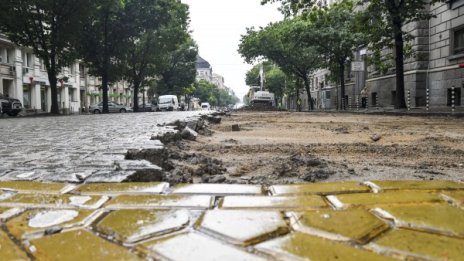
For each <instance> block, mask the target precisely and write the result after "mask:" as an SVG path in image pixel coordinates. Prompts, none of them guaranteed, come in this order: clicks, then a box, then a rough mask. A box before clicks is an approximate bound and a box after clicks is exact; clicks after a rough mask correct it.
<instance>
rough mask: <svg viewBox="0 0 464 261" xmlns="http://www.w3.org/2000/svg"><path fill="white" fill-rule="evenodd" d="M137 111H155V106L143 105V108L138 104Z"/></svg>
mask: <svg viewBox="0 0 464 261" xmlns="http://www.w3.org/2000/svg"><path fill="white" fill-rule="evenodd" d="M139 111H148V112H151V111H157V108H156V105H153V104H151V103H145V107H144V106H143V103H142V104H139Z"/></svg>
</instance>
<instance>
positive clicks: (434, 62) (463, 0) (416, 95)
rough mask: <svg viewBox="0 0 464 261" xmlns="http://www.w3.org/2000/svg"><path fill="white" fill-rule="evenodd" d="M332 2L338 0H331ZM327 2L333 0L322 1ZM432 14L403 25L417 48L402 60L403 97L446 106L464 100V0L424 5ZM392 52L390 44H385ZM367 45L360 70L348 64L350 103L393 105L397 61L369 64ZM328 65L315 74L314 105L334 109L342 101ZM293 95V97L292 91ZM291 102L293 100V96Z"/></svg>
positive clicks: (359, 59)
mask: <svg viewBox="0 0 464 261" xmlns="http://www.w3.org/2000/svg"><path fill="white" fill-rule="evenodd" d="M330 2H334V1H330ZM321 3H322V4H325V3H327V4H329V1H321ZM425 8H427V9H428V10H430V11H431V13H432V14H434V16H435V17H434V18H432V19H430V20H428V21H417V22H413V23H410V24H407V25H405V26H404V28H403V29H404V30H406V31H407V32H409V33H410V34H411V35H413V36H414V40H413V41H412V42H411V45H412V49H413V50H414V53H413V55H412V56H410V57H407V58H406V59H405V61H404V80H405V97H406V99H408V96H409V100H410V106H411V107H412V108H415V107H418V108H425V107H426V106H427V104H428V105H429V107H430V108H445V107H447V106H451V104H452V97H453V96H454V104H455V105H456V106H458V107H459V106H461V107H462V106H463V100H464V0H449V1H442V2H438V3H435V4H433V5H431V6H427V7H425ZM384 53H385V54H389V53H390V54H391V53H392V51H391V50H385V52H384ZM368 55H369V50H368V49H366V48H359V49H358V50H357V51H356V52H355V53H354V56H353V58H354V59H353V61H356V62H363V64H364V66H363V68H362V70H359V68H358V69H357V70H355V71H353V70H352V68H351V66H347V68H346V74H345V75H346V83H345V85H346V87H345V88H346V90H345V93H346V96H345V99H346V100H347V102H348V104H347V105H348V108H351V109H356V108H360V109H361V108H365V107H381V108H393V107H394V105H395V98H396V74H395V67H394V66H393V65H394V61H391V64H392V66H391V67H390V68H389V69H388V71H387V72H386V73H382V72H380V71H379V69H378V68H376V67H375V66H374V65H372V64H369V62H368V59H367V57H368ZM329 73H330V72H329V71H328V70H318V71H316V72H314V73H313V74H312V75H311V78H312V80H311V96H312V98H313V101H314V104H315V108H316V109H335V108H337V106H338V105H339V104H338V103H339V100H340V99H339V95H340V94H339V92H340V86H339V85H338V86H337V85H336V84H335V83H333V82H330V81H328V80H327V79H328V76H329ZM300 97H301V101H302V105H303V109H305V110H307V109H308V108H309V106H308V101H307V98H306V93H305V92H302V93H301V95H300ZM293 98H294V97H293ZM289 104H291V102H289Z"/></svg>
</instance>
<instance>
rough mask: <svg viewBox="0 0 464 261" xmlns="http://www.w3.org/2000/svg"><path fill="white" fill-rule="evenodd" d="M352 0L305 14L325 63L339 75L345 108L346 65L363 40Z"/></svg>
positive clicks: (342, 103)
mask: <svg viewBox="0 0 464 261" xmlns="http://www.w3.org/2000/svg"><path fill="white" fill-rule="evenodd" d="M353 11H354V8H353V3H352V1H351V0H343V1H341V2H338V3H336V4H333V5H332V6H330V7H328V8H315V9H313V10H312V11H311V12H310V13H309V14H308V15H307V17H308V19H309V20H310V21H311V23H312V26H311V29H310V30H312V31H313V32H312V33H311V34H310V37H313V34H314V33H315V34H317V35H318V38H319V39H320V41H319V42H318V46H319V49H320V50H321V53H322V54H323V55H324V61H325V62H326V67H327V68H328V69H330V70H331V72H332V73H333V74H335V75H338V77H339V78H338V81H339V83H340V97H341V102H340V104H341V105H342V109H345V104H346V101H345V66H346V64H347V61H348V60H350V59H351V58H352V56H353V49H354V48H357V47H358V46H360V45H362V44H365V42H366V37H365V34H363V33H361V32H359V31H358V30H356V25H357V24H356V16H355V15H354V14H353Z"/></svg>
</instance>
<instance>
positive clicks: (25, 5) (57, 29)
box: [0, 0, 94, 114]
mask: <svg viewBox="0 0 464 261" xmlns="http://www.w3.org/2000/svg"><path fill="white" fill-rule="evenodd" d="M93 9H94V1H91V0H75V1H68V0H2V2H1V7H0V32H1V33H3V34H5V35H6V36H7V37H8V39H10V40H11V41H12V42H13V43H15V44H17V45H19V46H25V47H30V48H32V50H33V51H34V54H35V55H37V57H39V58H40V59H42V60H43V62H44V65H45V68H46V69H47V73H48V80H49V82H50V88H51V94H52V103H51V113H53V114H59V109H58V90H57V76H58V74H59V73H60V71H61V68H62V67H63V66H67V65H69V64H71V63H73V62H74V61H75V59H76V57H77V56H76V49H75V47H76V43H77V41H78V40H79V39H80V38H81V37H82V35H81V28H82V24H83V23H84V22H85V21H87V20H88V17H89V13H90V12H91V11H92V10H93Z"/></svg>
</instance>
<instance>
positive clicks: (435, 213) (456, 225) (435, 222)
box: [383, 204, 464, 237]
mask: <svg viewBox="0 0 464 261" xmlns="http://www.w3.org/2000/svg"><path fill="white" fill-rule="evenodd" d="M383 210H385V211H387V212H388V213H389V214H391V215H392V216H393V217H394V218H395V220H396V222H397V225H398V226H402V227H412V228H415V229H420V230H426V231H438V232H442V233H444V234H447V235H454V236H461V237H464V210H462V209H459V208H455V207H452V206H450V205H446V204H443V205H441V204H438V205H418V206H397V207H384V208H383Z"/></svg>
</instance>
